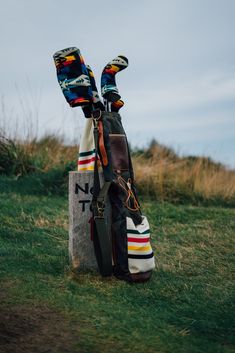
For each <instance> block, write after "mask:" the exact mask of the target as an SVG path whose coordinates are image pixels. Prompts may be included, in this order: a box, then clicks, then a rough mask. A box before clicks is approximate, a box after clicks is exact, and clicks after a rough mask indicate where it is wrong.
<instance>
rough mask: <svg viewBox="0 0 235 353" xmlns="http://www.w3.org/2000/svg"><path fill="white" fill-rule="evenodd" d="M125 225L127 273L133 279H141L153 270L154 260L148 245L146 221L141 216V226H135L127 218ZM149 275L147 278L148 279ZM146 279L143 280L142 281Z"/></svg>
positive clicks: (148, 230)
mask: <svg viewBox="0 0 235 353" xmlns="http://www.w3.org/2000/svg"><path fill="white" fill-rule="evenodd" d="M126 223H127V245H128V265H129V271H130V273H131V274H132V275H133V277H135V278H136V277H138V275H139V276H140V277H143V273H145V275H147V273H148V272H149V273H150V275H151V270H153V269H154V268H155V260H154V254H153V250H152V247H151V244H150V229H149V223H148V220H147V218H146V217H145V216H142V222H141V224H139V225H135V224H134V222H133V220H132V219H131V218H130V217H127V218H126ZM141 275H142V276H141ZM150 275H149V276H147V277H148V278H149V277H150ZM144 277H146V276H144ZM148 278H143V279H142V280H146V279H148Z"/></svg>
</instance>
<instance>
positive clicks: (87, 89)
mask: <svg viewBox="0 0 235 353" xmlns="http://www.w3.org/2000/svg"><path fill="white" fill-rule="evenodd" d="M53 58H54V61H55V66H56V71H57V79H58V82H59V85H60V87H61V89H62V92H63V94H64V96H65V99H66V100H67V102H68V103H69V105H70V106H71V107H77V106H89V105H91V104H92V102H93V94H92V88H91V82H90V78H89V74H88V71H87V68H86V65H85V64H84V60H83V57H82V55H81V53H80V50H79V49H78V48H76V47H70V48H66V49H62V50H59V51H57V52H56V53H55V54H54V55H53Z"/></svg>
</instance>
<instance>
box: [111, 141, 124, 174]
mask: <svg viewBox="0 0 235 353" xmlns="http://www.w3.org/2000/svg"><path fill="white" fill-rule="evenodd" d="M109 143H110V151H111V158H112V165H113V169H114V170H115V171H124V170H128V169H129V154H128V146H127V140H126V135H124V134H109Z"/></svg>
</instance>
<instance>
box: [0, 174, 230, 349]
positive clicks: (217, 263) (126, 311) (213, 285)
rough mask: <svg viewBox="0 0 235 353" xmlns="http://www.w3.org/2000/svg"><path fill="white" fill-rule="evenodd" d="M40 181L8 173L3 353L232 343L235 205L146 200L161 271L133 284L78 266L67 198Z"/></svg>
mask: <svg viewBox="0 0 235 353" xmlns="http://www.w3.org/2000/svg"><path fill="white" fill-rule="evenodd" d="M39 181H40V177H39V176H37V178H36V177H35V176H34V174H32V175H29V176H27V177H25V178H19V179H18V180H17V179H13V178H9V177H6V176H1V177H0V209H1V213H0V222H1V229H0V249H1V261H0V280H1V292H0V343H1V352H3V353H7V352H17V353H22V352H24V353H31V352H41V353H42V352H53V353H55V352H60V353H61V352H72V353H79V352H82V353H98V352H102V353H103V352H107V353H116V352H124V353H132V352H136V353H143V352H146V353H156V352H159V353H168V352H169V353H172V352H180V353H184V352H185V353H198V352H203V353H204V352H207V353H229V352H232V351H233V348H234V341H233V340H234V336H233V332H232V324H233V320H234V315H233V301H232V298H233V297H232V288H233V280H232V266H233V257H232V256H233V255H232V252H233V245H234V237H233V235H234V232H235V217H234V216H235V211H234V209H232V208H221V207H219V206H217V207H206V208H205V207H196V206H192V205H191V206H190V205H173V204H169V203H156V202H153V201H145V202H143V210H144V212H145V213H146V214H147V216H148V217H149V220H150V223H151V226H152V244H153V248H154V251H155V256H156V260H157V269H156V271H155V272H154V274H153V276H152V278H151V280H150V281H149V282H148V283H145V284H138V285H130V284H127V283H125V282H121V281H119V280H117V279H115V278H111V279H102V278H100V276H99V275H98V274H96V273H77V274H74V273H73V272H72V271H71V270H70V268H69V260H68V250H67V248H68V212H67V209H68V203H67V196H65V195H61V196H60V195H57V193H51V194H48V190H47V189H44V187H43V185H42V184H40V183H39ZM38 184H39V186H38Z"/></svg>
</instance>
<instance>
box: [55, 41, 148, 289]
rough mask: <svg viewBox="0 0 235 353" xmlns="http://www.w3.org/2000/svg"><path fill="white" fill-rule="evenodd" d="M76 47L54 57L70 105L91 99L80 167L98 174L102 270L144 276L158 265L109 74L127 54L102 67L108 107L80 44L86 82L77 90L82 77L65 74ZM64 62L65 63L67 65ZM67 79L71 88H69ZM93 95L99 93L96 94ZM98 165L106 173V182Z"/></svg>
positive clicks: (96, 230)
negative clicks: (90, 83)
mask: <svg viewBox="0 0 235 353" xmlns="http://www.w3.org/2000/svg"><path fill="white" fill-rule="evenodd" d="M69 49H70V50H69ZM71 49H72V50H71ZM74 49H76V48H68V49H66V50H64V51H60V52H57V53H56V54H55V55H54V59H55V62H56V66H57V69H58V68H59V73H58V71H57V75H58V80H59V83H60V86H61V88H62V91H63V93H64V95H65V98H66V99H67V101H68V102H69V103H70V105H71V106H74V105H75V104H76V105H77V104H78V102H82V104H84V102H85V101H89V103H87V105H85V106H84V105H83V106H82V107H83V111H84V114H85V116H86V118H87V121H86V126H85V129H84V133H83V136H82V139H81V143H80V149H79V159H78V171H80V172H81V173H82V172H84V171H90V172H91V173H93V174H94V185H93V198H92V203H91V209H92V226H91V232H92V239H93V244H94V251H95V256H96V260H97V264H98V268H99V271H100V273H101V275H102V276H111V275H112V274H114V275H115V276H116V277H117V278H119V279H122V280H126V281H128V282H138V281H146V280H148V279H149V278H150V276H151V273H152V270H153V269H154V268H155V261H154V254H153V251H152V247H151V245H150V229H149V223H148V220H147V218H146V217H145V216H144V215H143V214H142V212H141V208H140V204H139V200H138V197H137V192H136V187H135V179H134V172H133V167H132V162H131V156H130V151H129V147H128V142H127V137H126V134H125V131H124V128H123V125H122V119H121V116H120V114H119V113H118V112H117V111H118V110H119V108H117V107H122V105H123V104H124V103H123V101H121V100H120V95H119V93H118V91H117V88H116V87H115V91H114V89H113V87H112V85H111V83H112V77H111V76H110V75H111V74H112V72H117V70H118V69H117V68H118V67H120V66H121V64H122V63H123V62H124V64H125V63H126V61H125V60H124V59H126V58H125V57H123V56H120V57H118V58H121V59H118V60H116V59H115V60H116V61H113V62H114V64H115V65H114V64H112V65H111V66H110V64H109V65H107V66H106V67H105V70H104V72H105V75H106V76H107V77H108V79H109V81H108V83H109V84H106V85H105V76H104V78H103V82H104V87H105V90H103V91H104V94H105V95H106V97H109V99H110V106H111V110H113V111H104V106H103V105H102V103H101V101H100V100H99V98H98V99H97V97H98V95H97V88H96V86H94V82H93V87H92V91H93V97H92V96H91V94H90V93H89V92H90V90H89V87H88V86H86V85H87V82H88V80H87V77H89V72H86V71H85V70H84V66H83V63H84V61H83V60H80V62H78V58H79V53H80V52H79V53H78V49H76V50H77V52H76V55H74V61H73V71H74V72H75V71H76V70H77V69H76V65H75V64H76V62H78V64H81V62H82V66H81V65H80V68H81V67H82V70H81V69H80V71H79V70H77V71H76V72H75V74H76V75H77V72H78V71H79V73H81V72H82V74H81V75H80V78H81V76H82V78H83V79H84V80H85V81H84V82H83V84H84V85H85V86H82V88H83V89H82V90H81V91H79V84H78V83H79V82H80V79H79V77H78V78H74V77H71V76H69V80H68V78H67V76H68V66H67V64H66V63H67V62H68V61H69V60H72V57H73V50H74ZM71 52H72V53H71ZM58 53H59V54H58ZM67 53H69V60H68V59H66V55H67ZM67 56H68V55H67ZM63 63H65V64H66V65H65V66H63ZM118 65H119V66H118ZM106 68H108V69H106ZM89 69H90V68H89ZM61 70H62V71H61ZM72 76H73V75H72ZM110 77H111V78H110ZM110 82H111V83H110ZM114 83H115V82H114ZM69 84H70V85H71V90H72V93H73V94H71V92H67V90H68V89H69ZM84 87H85V89H84ZM110 87H111V88H110ZM109 89H110V90H111V91H110V92H111V94H109V91H108V90H109ZM64 91H66V94H65V92H64ZM80 92H81V93H82V94H81V93H80ZM84 92H85V93H84ZM94 92H95V95H94ZM113 92H114V93H113ZM80 95H81V96H82V95H83V97H80ZM94 96H96V98H95V99H94ZM71 97H72V98H71ZM110 97H111V98H110ZM71 102H72V104H71ZM74 102H75V103H74ZM108 104H109V101H108V102H106V105H107V106H108ZM112 107H113V108H112ZM84 108H85V109H84ZM100 171H102V173H103V176H104V183H103V185H102V186H101V183H100V177H99V175H100Z"/></svg>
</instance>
